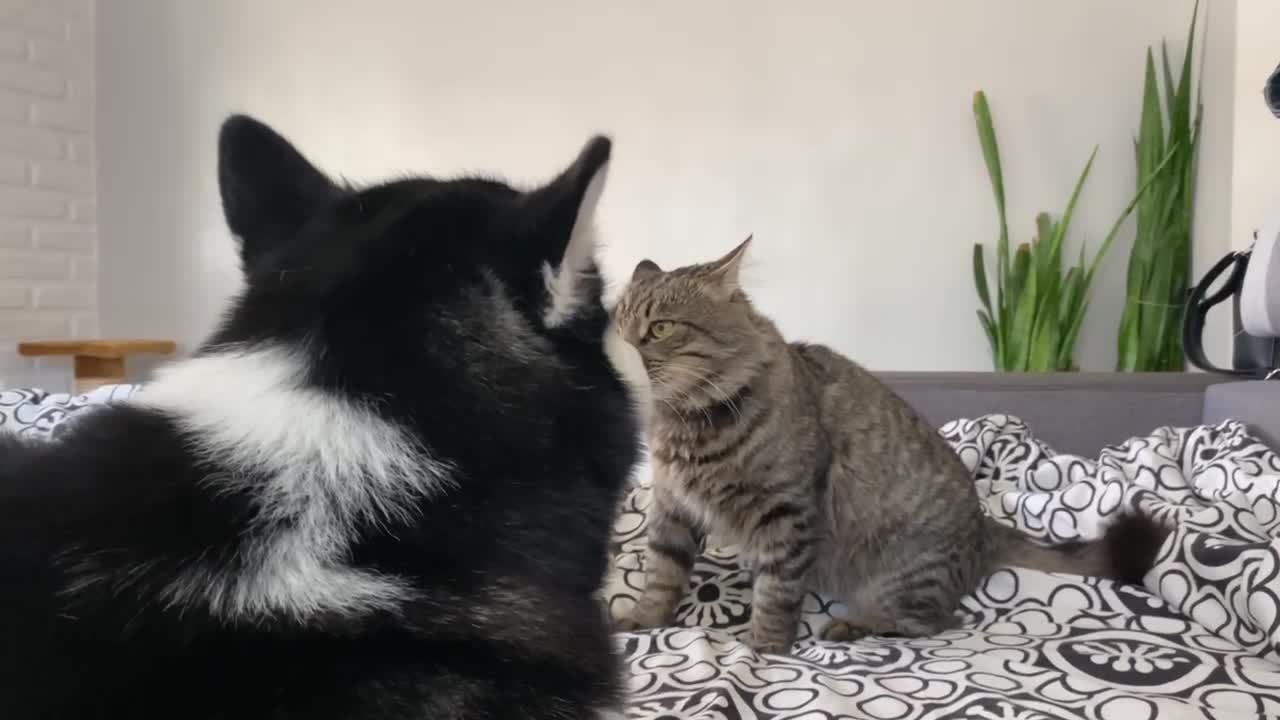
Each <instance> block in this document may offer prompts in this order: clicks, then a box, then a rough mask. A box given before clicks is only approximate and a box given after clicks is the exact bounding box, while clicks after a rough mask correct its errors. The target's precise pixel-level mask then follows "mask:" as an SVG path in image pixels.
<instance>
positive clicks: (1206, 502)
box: [0, 385, 1280, 720]
mask: <svg viewBox="0 0 1280 720" xmlns="http://www.w3.org/2000/svg"><path fill="white" fill-rule="evenodd" d="M137 389H138V388H137V387H136V386H129V385H121V386H108V387H104V388H100V389H98V390H96V391H94V392H93V393H91V394H90V395H88V396H83V395H81V396H72V395H65V394H49V393H45V392H42V391H38V390H3V391H0V432H6V431H7V432H19V433H26V434H35V435H40V436H50V435H56V433H57V430H58V428H60V427H62V426H63V424H64V423H65V422H66V421H67V420H68V419H70V418H72V417H73V416H74V415H76V414H78V413H79V412H80V411H81V410H84V409H86V408H89V407H91V406H94V405H99V404H102V403H105V402H111V401H113V400H118V399H123V398H127V397H129V396H130V395H132V394H133V393H134V392H135V391H136V390H137ZM941 432H942V433H943V435H944V436H945V437H946V438H947V439H948V440H949V441H950V442H951V444H952V445H953V446H954V447H955V448H956V451H957V452H958V453H959V454H960V456H961V458H963V460H964V462H965V464H966V465H967V466H968V467H969V469H970V470H971V471H972V472H973V473H974V477H975V483H976V485H977V488H978V493H979V495H980V496H981V497H982V498H983V500H984V501H985V502H986V505H987V508H988V510H989V511H990V512H991V514H992V515H993V516H995V517H997V518H999V519H1001V520H1003V521H1005V522H1008V523H1010V524H1012V525H1016V526H1017V527H1019V528H1021V529H1022V530H1023V531H1025V532H1027V533H1029V534H1031V535H1034V536H1037V537H1040V538H1044V539H1050V540H1057V541H1066V540H1074V539H1085V540H1088V539H1093V538H1096V537H1099V536H1100V535H1101V533H1102V532H1103V531H1104V530H1105V528H1106V527H1107V525H1108V524H1109V523H1110V521H1111V519H1112V518H1114V517H1116V514H1117V513H1119V512H1122V511H1126V510H1127V509H1129V508H1138V509H1140V510H1141V511H1142V512H1147V513H1151V514H1153V515H1156V516H1158V517H1160V518H1162V519H1164V520H1165V521H1167V522H1168V523H1169V524H1170V525H1172V526H1173V527H1174V528H1175V531H1174V533H1173V535H1172V536H1171V538H1170V540H1169V541H1168V542H1166V544H1165V547H1164V550H1163V552H1162V553H1161V556H1160V558H1159V560H1158V562H1157V565H1156V567H1155V568H1154V569H1153V570H1152V572H1151V573H1150V574H1149V575H1148V576H1147V580H1146V586H1147V589H1146V591H1144V590H1141V589H1137V588H1132V587H1125V586H1118V585H1115V584H1113V583H1110V582H1108V581H1104V580H1097V579H1092V578H1082V577H1073V576H1066V575H1049V574H1045V573H1039V572H1034V571H1030V570H1022V569H1006V570H1000V571H997V572H996V573H994V574H992V575H991V576H990V577H989V578H987V579H986V581H985V582H984V583H983V584H982V585H981V587H979V588H978V589H977V590H976V591H975V592H974V593H973V594H972V595H971V596H970V597H968V598H967V599H966V600H965V601H964V604H963V607H962V613H963V615H964V617H965V624H964V626H963V627H962V628H960V629H957V630H954V631H951V632H947V633H943V634H941V635H938V636H936V637H931V638H920V639H914V640H904V639H889V638H867V639H864V640H860V641H858V642H854V643H823V642H820V641H817V640H815V639H814V638H813V633H814V631H815V629H817V628H820V627H822V625H824V624H825V623H826V621H827V620H828V619H829V618H830V617H831V616H832V615H833V614H834V615H839V614H842V613H843V608H842V607H841V606H840V604H839V603H837V602H833V601H831V600H830V599H827V598H822V597H818V596H817V595H809V596H808V597H807V598H806V601H805V618H804V624H803V626H802V628H801V639H800V641H799V642H798V643H797V647H796V648H795V652H794V653H793V654H792V655H791V656H787V657H782V656H768V657H764V656H760V655H757V654H755V653H753V652H752V651H751V650H750V649H749V648H748V647H747V646H745V645H743V644H742V643H741V642H739V640H738V639H739V638H741V637H742V634H743V632H744V631H745V629H746V623H747V619H748V617H749V615H750V609H749V608H750V598H751V588H750V584H749V578H748V576H747V574H746V573H745V572H743V571H742V570H741V569H740V568H739V567H738V564H737V562H736V559H735V557H734V553H733V550H732V548H714V547H713V548H710V549H709V550H708V551H707V552H706V553H704V554H703V556H702V557H701V558H699V560H698V562H697V565H696V567H695V577H694V583H693V587H692V588H691V591H690V593H689V595H688V597H687V598H686V599H685V601H684V603H683V604H682V605H681V607H680V611H679V617H678V625H679V626H678V627H674V628H668V629H665V630H660V631H649V632H642V633H628V634H624V635H621V636H620V637H619V642H620V644H621V647H622V650H623V653H624V655H625V661H626V667H627V669H628V671H629V683H630V692H631V704H630V708H629V712H628V716H629V717H633V718H663V719H672V720H682V719H688V720H694V719H697V720H740V719H746V718H789V719H793V720H837V719H840V720H845V719H855V718H856V719H862V718H867V719H874V720H908V719H915V718H951V717H956V718H972V719H974V720H1044V719H1055V718H1082V717H1083V718H1097V719H1101V720H1111V719H1112V718H1118V719H1119V720H1144V719H1146V718H1156V717H1160V718H1175V719H1176V718H1204V717H1213V718H1280V457H1278V456H1277V455H1276V454H1275V453H1273V452H1271V451H1270V450H1268V449H1267V448H1266V447H1264V446H1263V445H1261V444H1260V443H1258V442H1257V441H1256V440H1254V439H1253V438H1251V437H1250V436H1249V435H1248V433H1247V432H1246V431H1245V429H1244V428H1243V427H1242V426H1241V425H1239V424H1238V423H1233V422H1226V423H1223V424H1221V425H1218V426H1216V427H1196V428H1186V429H1171V428H1162V429H1159V430H1156V431H1155V432H1153V433H1152V434H1151V435H1149V436H1147V437H1143V438H1134V439H1132V440H1129V441H1128V442H1125V443H1123V444H1121V445H1118V446H1115V447H1111V448H1108V449H1106V450H1104V451H1103V452H1102V453H1101V455H1100V456H1099V457H1098V458H1097V459H1093V460H1089V459H1084V458H1079V457H1073V456H1065V455H1056V454H1055V453H1054V452H1053V451H1052V450H1051V449H1050V448H1048V447H1046V446H1045V445H1044V444H1043V443H1041V442H1039V441H1038V440H1036V439H1035V437H1034V436H1033V435H1032V434H1031V432H1030V431H1029V430H1028V429H1027V427H1026V426H1025V425H1024V424H1023V423H1022V422H1020V421H1019V420H1017V419H1016V418H1012V417H1007V416H999V415H994V416H987V417H982V418H978V419H976V420H958V421H955V422H952V423H949V424H948V425H946V426H945V427H944V428H943V429H942V431H941ZM648 502H649V488H648V486H647V484H646V483H644V482H641V483H640V484H639V486H638V487H636V488H635V489H634V490H633V491H632V492H631V493H630V495H629V496H628V497H627V499H626V503H625V507H624V509H623V512H622V514H621V515H620V516H619V518H618V523H617V528H616V537H615V547H614V551H615V560H616V562H615V567H614V571H613V573H612V575H611V577H610V581H609V586H608V588H607V594H608V597H609V602H610V606H611V610H612V611H613V612H614V613H615V614H625V613H627V612H629V610H630V607H631V604H632V603H633V602H634V599H635V597H636V595H637V594H638V593H639V591H640V588H641V587H642V586H643V583H644V572H643V562H642V561H643V548H644V532H645V518H646V511H647V509H648Z"/></svg>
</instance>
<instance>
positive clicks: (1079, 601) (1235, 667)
mask: <svg viewBox="0 0 1280 720" xmlns="http://www.w3.org/2000/svg"><path fill="white" fill-rule="evenodd" d="M941 433H942V434H943V436H944V437H945V438H946V439H947V440H948V441H949V442H950V443H951V445H952V446H953V447H954V448H955V449H956V451H957V453H958V454H959V455H960V457H961V459H962V460H963V461H964V463H965V465H966V466H967V467H968V468H969V469H970V471H971V472H973V473H974V481H975V484H976V487H977V490H978V494H979V496H980V497H981V498H982V500H983V502H984V503H985V505H986V507H987V509H988V511H989V512H990V513H991V514H992V515H993V516H994V517H996V518H997V519H999V520H1001V521H1002V522H1006V523H1008V524H1010V525H1013V526H1016V527H1018V528H1020V529H1021V530H1023V531H1024V532H1027V533H1028V534H1030V535H1033V536H1035V537H1038V538H1041V539H1044V540H1048V541H1052V542H1065V541H1071V540H1090V539H1094V538H1097V537H1100V536H1101V535H1102V533H1103V532H1104V531H1105V529H1106V528H1107V527H1108V526H1109V525H1110V523H1111V522H1112V521H1113V520H1114V518H1116V517H1117V516H1118V515H1119V514H1120V513H1124V512H1134V511H1140V512H1144V513H1147V514H1150V515H1152V516H1154V517H1156V518H1158V519H1160V520H1161V521H1162V522H1164V523H1166V524H1167V525H1169V526H1171V527H1172V528H1174V532H1173V534H1172V536H1171V538H1170V540H1169V541H1167V542H1166V543H1165V546H1164V549H1163V551H1162V553H1161V556H1160V558H1159V559H1158V560H1157V563H1156V566H1155V568H1153V570H1152V572H1151V573H1149V574H1148V576H1147V578H1146V589H1145V590H1144V589H1141V588H1134V587H1128V586H1123V585H1117V584H1115V583H1112V582H1110V581H1106V580H1100V579H1096V578H1082V577H1077V576H1068V575H1051V574H1047V573H1040V572H1036V571H1031V570H1024V569H1018V568H1010V569H1002V570H999V571H997V572H995V573H993V574H992V575H991V576H989V577H988V578H986V579H985V581H984V582H983V583H982V584H981V586H980V587H978V588H977V589H976V590H975V591H974V592H973V593H972V594H971V595H970V596H969V597H967V598H966V599H965V600H964V602H963V605H962V608H961V610H960V612H961V614H962V615H963V616H964V619H965V623H964V625H963V626H962V627H961V628H959V629H956V630H953V631H950V632H946V633H943V634H940V635H938V636H935V637H930V638H917V639H900V638H899V639H891V638H866V639H863V640H860V641H858V642H854V643H825V642H822V641H818V640H816V639H815V638H814V633H815V630H816V629H817V628H820V627H822V626H823V625H824V624H825V623H826V622H827V620H829V619H830V618H831V617H832V616H833V615H834V616H839V615H842V614H843V613H844V608H843V607H842V606H841V605H840V604H839V603H838V602H834V601H832V600H830V599H828V598H823V597H819V596H818V595H814V594H810V595H809V596H808V597H807V598H806V601H805V608H804V610H805V614H804V620H803V623H802V625H801V629H800V630H801V632H800V639H799V641H798V642H797V644H796V646H795V647H794V648H793V652H792V654H791V655H790V656H786V657H783V656H772V655H771V656H761V655H758V654H756V653H754V652H753V651H752V650H750V648H748V647H747V646H746V645H744V644H742V643H741V642H740V639H741V638H742V637H743V634H744V633H745V631H746V624H747V621H748V618H749V617H750V609H749V608H750V597H751V587H750V576H749V575H748V574H747V573H745V572H744V571H743V570H741V569H740V568H739V567H738V564H737V562H736V558H735V555H734V552H733V549H732V548H717V547H710V548H708V549H707V550H706V551H705V552H704V553H703V554H702V556H701V557H700V558H699V559H698V562H697V564H696V566H695V570H694V578H693V581H692V584H691V588H690V592H689V593H688V595H687V596H686V598H685V599H684V601H683V602H682V604H681V605H680V608H679V611H678V614H677V621H676V625H677V626H676V627H673V628H667V629H663V630H655V631H646V632H639V633H627V634H624V635H621V636H619V642H620V643H621V647H622V650H623V653H624V657H625V666H626V668H627V670H628V675H629V685H630V687H629V690H630V693H631V697H630V706H629V709H628V717H633V718H687V719H690V720H692V719H695V718H696V719H698V720H703V719H706V720H739V719H743V718H775V717H776V718H804V719H805V720H831V719H833V718H869V719H870V718H892V719H895V720H896V719H899V718H924V717H938V718H949V717H960V718H979V719H983V720H1015V719H1027V720H1030V719H1031V718H1036V719H1039V718H1079V717H1087V718H1104V719H1105V718H1121V719H1122V720H1128V719H1130V718H1135V719H1141V718H1155V717H1161V718H1166V717H1168V718H1180V717H1197V718H1200V717H1206V716H1209V717H1275V716H1280V616H1278V615H1277V608H1280V457H1278V456H1277V455H1276V454H1275V453H1273V452H1272V451H1270V450H1269V449H1267V448H1266V447H1265V446H1263V445H1262V444H1261V443H1259V442H1257V441H1256V440H1254V439H1253V438H1251V437H1250V436H1249V434H1248V433H1247V431H1246V430H1245V428H1244V427H1243V426H1242V425H1240V424H1239V423H1234V422H1225V423H1222V424H1221V425H1217V426H1212V427H1196V428H1184V429H1174V428H1161V429H1159V430H1156V431H1155V432H1153V433H1152V434H1151V435H1150V436H1147V437H1143V438H1134V439H1131V440H1129V441H1127V442H1124V443H1122V444H1120V445H1116V446H1113V447H1109V448H1106V449H1104V450H1103V451H1102V452H1101V453H1100V455H1099V457H1098V458H1096V459H1086V458H1080V457H1075V456H1068V455H1057V454H1055V453H1054V452H1053V450H1052V449H1051V448H1049V447H1048V446H1046V445H1045V444H1044V443H1042V442H1040V441H1039V440H1037V439H1036V438H1035V437H1034V435H1033V434H1032V433H1031V431H1030V430H1029V429H1028V428H1027V426H1026V425H1025V424H1023V423H1022V422H1021V421H1020V420H1018V419H1017V418H1013V417H1009V416H1003V415H992V416H986V417H982V418H977V419H966V420H957V421H954V422H951V423H948V424H947V425H946V426H944V427H943V428H942V429H941ZM648 506H649V488H648V484H647V483H645V482H642V483H641V484H640V485H639V486H638V487H636V488H635V489H634V490H632V491H631V493H630V494H629V496H628V497H627V499H626V502H625V505H624V510H623V512H622V514H621V515H620V516H619V519H618V523H617V525H616V528H615V530H616V533H615V545H614V558H615V563H614V568H613V572H612V573H611V576H610V578H609V583H608V586H607V587H606V592H605V594H606V597H607V600H608V603H609V606H610V611H611V612H612V613H614V614H615V615H624V614H626V613H627V612H629V611H630V608H631V606H632V604H633V603H634V602H635V598H636V597H637V596H638V594H639V592H640V591H641V589H642V588H643V585H644V572H643V549H644V542H645V537H644V531H645V521H646V514H647V510H648Z"/></svg>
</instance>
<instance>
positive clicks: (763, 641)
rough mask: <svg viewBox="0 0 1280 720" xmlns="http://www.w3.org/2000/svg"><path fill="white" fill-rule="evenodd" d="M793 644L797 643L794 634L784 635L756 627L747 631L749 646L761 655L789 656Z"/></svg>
mask: <svg viewBox="0 0 1280 720" xmlns="http://www.w3.org/2000/svg"><path fill="white" fill-rule="evenodd" d="M793 642H795V635H794V633H793V634H790V635H783V634H780V633H776V632H772V633H771V632H768V631H765V630H762V629H760V628H755V627H753V628H751V629H750V630H748V631H747V645H749V646H750V647H751V649H752V650H755V651H756V652H758V653H760V654H761V655H787V654H789V653H790V652H791V643H793Z"/></svg>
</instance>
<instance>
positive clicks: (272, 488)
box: [135, 345, 453, 620]
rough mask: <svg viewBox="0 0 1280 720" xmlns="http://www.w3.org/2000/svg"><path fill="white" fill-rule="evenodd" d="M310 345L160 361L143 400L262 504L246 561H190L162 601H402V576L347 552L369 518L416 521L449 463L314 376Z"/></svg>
mask: <svg viewBox="0 0 1280 720" xmlns="http://www.w3.org/2000/svg"><path fill="white" fill-rule="evenodd" d="M307 371H308V368H307V365H306V361H305V359H304V355H303V353H301V352H297V351H293V350H290V349H289V348H286V347H282V346H271V345H264V346H256V347H236V348H231V349H227V350H222V351H217V352H214V353H211V354H208V355H204V356H201V357H196V358H193V359H190V360H186V361H184V362H180V363H176V364H174V365H173V366H171V367H169V368H167V369H165V370H163V371H161V372H160V373H159V374H158V376H157V378H156V380H155V381H154V382H153V383H151V384H149V385H148V386H146V387H145V388H144V389H143V390H142V391H141V392H139V393H138V395H137V396H135V398H136V399H135V401H136V403H137V404H139V405H143V406H146V407H149V408H152V409H154V410H157V411H160V412H163V413H165V414H167V415H169V416H170V417H171V418H173V420H174V422H175V423H176V424H177V426H178V427H179V428H180V429H181V430H182V431H183V432H185V433H186V434H187V435H188V438H189V442H190V443H191V444H192V446H193V447H194V449H195V451H196V454H197V456H198V457H199V458H200V459H201V460H203V461H205V462H207V463H208V464H209V466H210V468H212V470H211V472H210V474H209V475H208V477H207V478H206V482H207V483H209V484H210V485H211V486H213V487H214V488H215V490H217V489H222V490H225V491H234V492H237V493H244V494H248V495H249V496H251V497H254V498H255V503H256V505H257V506H258V510H259V511H258V513H257V514H256V516H255V518H254V520H253V524H252V526H251V527H250V529H249V531H248V532H247V533H245V535H244V537H243V539H242V540H241V541H240V542H241V543H242V544H243V547H242V555H243V556H244V557H248V558H249V559H250V561H249V562H248V563H246V567H243V568H240V569H236V570H234V571H233V570H232V569H231V568H225V567H215V566H200V565H198V564H197V565H195V566H193V567H191V568H190V569H189V571H188V572H187V573H186V574H185V575H184V577H182V578H181V579H179V580H178V581H176V582H174V583H172V584H171V585H170V586H169V587H168V589H167V592H166V595H167V598H166V599H167V600H168V601H169V602H171V603H174V604H178V605H187V604H192V603H195V604H204V605H207V607H208V608H209V609H210V610H211V611H212V612H213V613H214V614H215V615H217V616H220V617H224V618H226V619H229V620H249V619H252V618H254V617H257V616H260V615H262V614H264V613H269V614H280V613H283V614H285V615H288V616H292V617H294V618H296V619H305V618H307V617H310V616H313V615H315V614H316V613H322V612H323V613H331V612H336V613H340V614H344V615H349V614H360V613H362V612H365V611H369V610H376V609H382V610H394V609H395V607H396V606H398V605H399V603H400V602H401V601H402V600H403V599H404V598H405V596H406V593H407V592H409V589H408V588H407V586H406V584H405V583H404V582H403V581H402V580H401V579H399V578H395V577H391V576H388V575H384V574H381V573H376V572H373V571H370V570H367V569H360V568H355V567H351V566H350V565H348V564H346V561H345V557H346V556H347V554H348V550H349V548H350V545H351V542H352V539H353V536H354V534H355V532H356V531H357V528H358V527H360V526H365V527H367V526H368V525H374V526H381V525H385V524H388V523H399V522H408V521H411V520H412V518H413V515H414V507H415V506H416V505H417V503H419V502H420V501H422V500H423V499H425V498H428V497H431V496H433V495H436V494H438V493H441V492H443V491H444V490H446V489H447V488H448V487H449V485H450V484H451V482H452V476H453V473H452V468H451V467H450V465H449V464H448V463H447V462H444V461H442V460H439V459H436V458H434V457H432V455H431V453H430V451H429V450H428V449H427V448H426V447H425V446H424V445H423V444H422V442H421V441H420V440H419V439H417V438H415V437H413V436H412V435H410V434H409V433H408V432H406V431H405V430H404V429H403V428H402V427H399V426H398V425H396V424H394V423H392V422H389V421H387V420H386V419H383V418H381V417H379V416H378V415H377V414H376V413H375V412H374V411H373V409H372V408H371V407H369V406H364V405H361V404H360V403H358V402H355V401H352V400H350V399H347V398H343V397H340V396H338V395H336V394H333V393H330V392H326V391H324V390H321V389H319V388H315V387H310V386H308V385H307V384H306V376H307Z"/></svg>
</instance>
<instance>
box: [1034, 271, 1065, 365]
mask: <svg viewBox="0 0 1280 720" xmlns="http://www.w3.org/2000/svg"><path fill="white" fill-rule="evenodd" d="M1046 280H1047V283H1046V284H1045V285H1044V287H1043V291H1042V292H1041V296H1040V302H1039V307H1038V308H1037V310H1036V322H1035V330H1034V333H1033V335H1032V339H1031V348H1030V351H1029V353H1028V358H1027V369H1028V370H1031V371H1034V372H1052V371H1054V370H1057V369H1058V362H1057V361H1058V350H1059V344H1060V343H1061V342H1062V337H1061V334H1062V333H1061V323H1060V321H1059V312H1060V307H1061V304H1062V296H1061V292H1060V291H1061V287H1060V283H1061V282H1062V280H1061V276H1060V275H1058V274H1057V273H1050V274H1049V275H1048V276H1047V278H1046Z"/></svg>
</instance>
